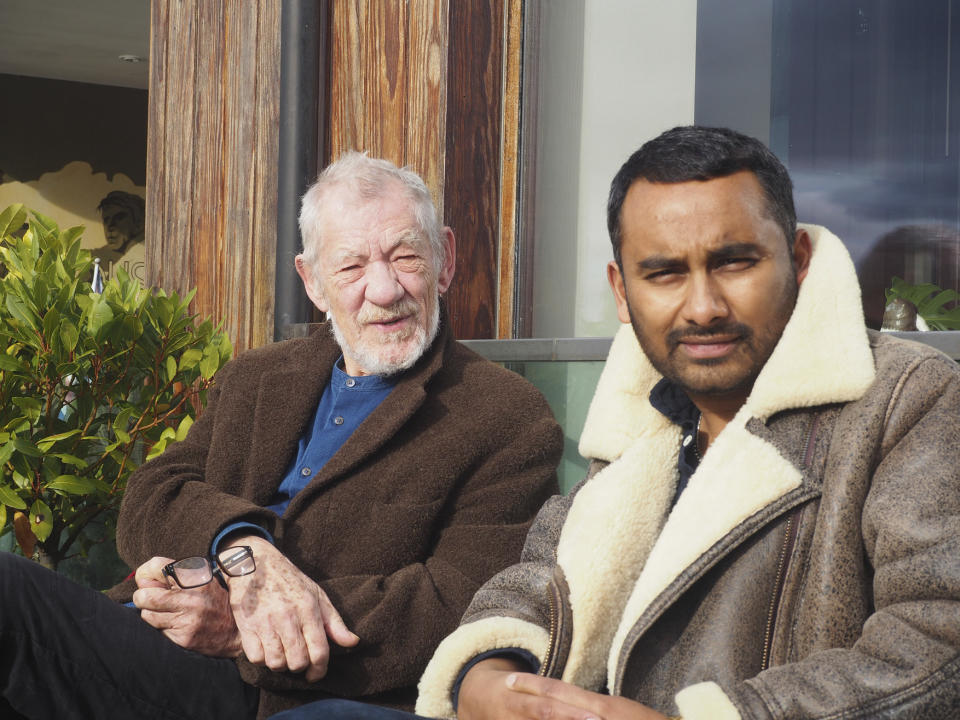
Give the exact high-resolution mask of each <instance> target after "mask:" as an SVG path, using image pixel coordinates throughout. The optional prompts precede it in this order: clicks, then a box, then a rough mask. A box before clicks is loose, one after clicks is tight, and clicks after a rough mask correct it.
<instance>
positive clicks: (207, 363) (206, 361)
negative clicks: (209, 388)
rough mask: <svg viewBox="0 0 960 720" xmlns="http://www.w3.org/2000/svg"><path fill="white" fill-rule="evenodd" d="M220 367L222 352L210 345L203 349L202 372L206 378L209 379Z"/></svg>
mask: <svg viewBox="0 0 960 720" xmlns="http://www.w3.org/2000/svg"><path fill="white" fill-rule="evenodd" d="M219 369H220V353H219V352H218V351H217V349H216V348H213V347H208V348H206V350H204V351H203V359H202V360H201V361H200V374H201V375H202V376H203V379H204V380H209V379H210V378H212V377H213V376H214V375H215V374H216V373H217V370H219Z"/></svg>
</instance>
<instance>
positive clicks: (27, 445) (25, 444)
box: [10, 437, 43, 457]
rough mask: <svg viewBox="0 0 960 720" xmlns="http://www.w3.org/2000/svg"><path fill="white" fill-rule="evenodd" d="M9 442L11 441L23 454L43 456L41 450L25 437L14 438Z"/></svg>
mask: <svg viewBox="0 0 960 720" xmlns="http://www.w3.org/2000/svg"><path fill="white" fill-rule="evenodd" d="M10 442H12V443H13V445H14V447H15V448H16V449H17V450H18V451H19V452H21V453H22V454H24V455H29V456H30V457H43V452H42V451H41V450H40V448H38V447H37V446H36V445H34V444H33V443H32V442H30V441H29V440H27V439H26V438H19V437H18V438H14V439H13V440H11V441H10Z"/></svg>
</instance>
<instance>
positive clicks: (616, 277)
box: [607, 260, 630, 323]
mask: <svg viewBox="0 0 960 720" xmlns="http://www.w3.org/2000/svg"><path fill="white" fill-rule="evenodd" d="M607 282H609V283H610V289H611V290H613V299H614V300H615V301H616V303H617V318H619V320H620V322H622V323H628V322H630V309H629V308H628V307H627V289H626V287H625V286H624V284H623V273H621V272H620V266H619V265H617V262H616V261H615V260H611V261H610V262H608V263H607Z"/></svg>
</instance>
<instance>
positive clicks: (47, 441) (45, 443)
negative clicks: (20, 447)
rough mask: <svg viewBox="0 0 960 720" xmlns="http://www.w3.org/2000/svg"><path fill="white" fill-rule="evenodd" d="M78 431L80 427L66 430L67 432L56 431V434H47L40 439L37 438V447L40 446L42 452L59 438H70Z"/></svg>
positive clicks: (46, 450)
mask: <svg viewBox="0 0 960 720" xmlns="http://www.w3.org/2000/svg"><path fill="white" fill-rule="evenodd" d="M79 433H80V428H75V429H74V430H68V431H67V432H62V433H58V434H56V435H47V436H46V437H44V438H41V439H40V440H37V447H38V448H40V450H42V451H43V452H48V451H49V450H50V448H52V447H53V446H54V444H56V443H58V442H59V441H61V440H66V439H67V438H72V437H73V436H74V435H77V434H79Z"/></svg>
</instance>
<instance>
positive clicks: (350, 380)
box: [347, 378, 357, 387]
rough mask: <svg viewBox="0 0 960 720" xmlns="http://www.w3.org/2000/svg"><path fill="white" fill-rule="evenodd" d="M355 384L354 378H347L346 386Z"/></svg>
mask: <svg viewBox="0 0 960 720" xmlns="http://www.w3.org/2000/svg"><path fill="white" fill-rule="evenodd" d="M356 384H357V381H356V380H354V379H353V378H347V387H353V386H354V385H356Z"/></svg>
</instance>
